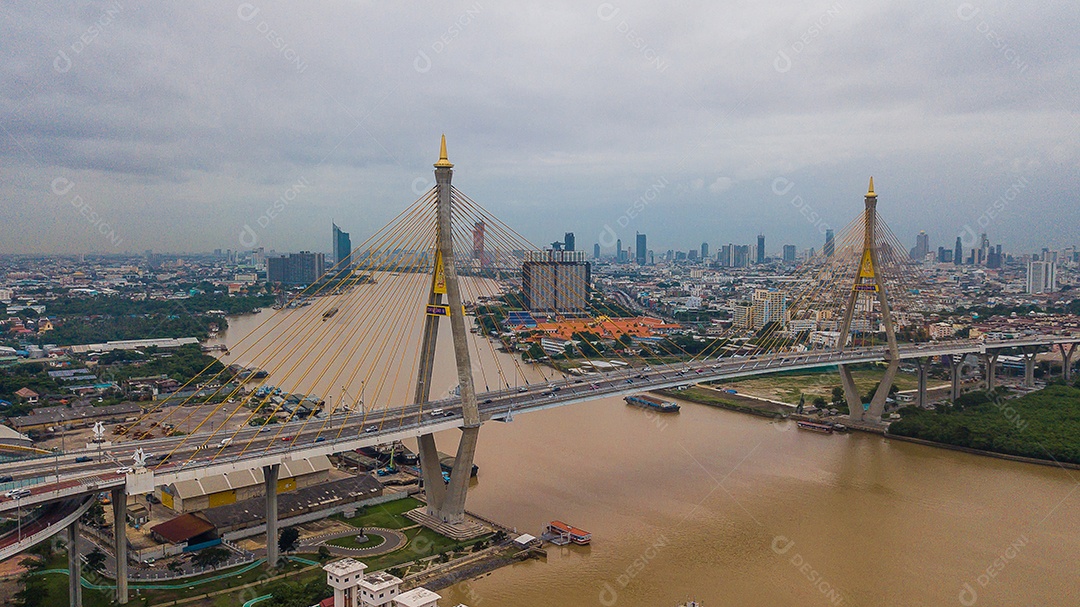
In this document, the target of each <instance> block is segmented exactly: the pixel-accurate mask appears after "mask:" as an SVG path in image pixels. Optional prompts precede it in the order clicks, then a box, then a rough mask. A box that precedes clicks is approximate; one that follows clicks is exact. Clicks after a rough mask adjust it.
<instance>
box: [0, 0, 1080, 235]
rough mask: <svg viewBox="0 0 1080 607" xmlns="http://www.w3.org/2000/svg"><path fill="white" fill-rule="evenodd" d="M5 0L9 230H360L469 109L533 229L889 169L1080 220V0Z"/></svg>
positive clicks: (684, 230) (915, 208) (922, 191)
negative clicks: (414, 1)
mask: <svg viewBox="0 0 1080 607" xmlns="http://www.w3.org/2000/svg"><path fill="white" fill-rule="evenodd" d="M606 6H607V5H603V6H602V7H601V9H603V7H606ZM762 11H767V12H768V15H764V14H763V13H762ZM4 12H5V14H6V15H7V16H8V19H6V20H4V21H3V22H2V23H3V25H0V28H2V29H0V32H2V33H3V35H2V36H0V45H4V46H5V47H6V49H7V50H8V52H9V55H10V56H12V57H16V58H18V60H17V61H10V62H7V63H6V64H5V66H4V67H3V68H0V69H3V74H4V78H3V79H2V82H3V83H4V84H3V85H2V86H0V101H2V106H0V107H2V112H3V116H4V120H3V124H4V130H5V133H4V134H5V136H4V137H2V138H0V157H2V158H3V162H2V163H0V166H2V167H3V168H2V169H0V171H2V172H0V174H2V175H3V183H4V185H3V186H2V188H0V222H2V223H3V225H7V226H18V227H19V229H17V230H6V231H5V232H4V234H3V236H4V238H2V239H0V252H3V253H40V252H55V253H80V252H120V251H142V250H144V249H146V248H154V249H155V250H160V251H163V252H164V251H167V252H181V251H198V250H211V249H214V248H234V249H249V248H254V247H260V246H261V247H264V248H266V249H276V250H279V251H299V250H315V249H321V248H322V247H323V246H325V245H323V244H322V243H324V242H325V227H324V226H325V225H326V223H328V222H329V221H330V220H331V219H334V220H336V221H338V222H339V223H341V224H344V225H350V226H364V229H355V228H354V229H353V231H352V237H353V242H354V243H355V244H357V245H359V244H360V243H362V242H363V241H364V240H365V239H366V237H368V236H370V234H371V233H372V231H373V230H374V229H375V227H376V226H379V225H383V224H385V223H386V222H387V221H389V219H390V218H391V217H392V216H393V215H394V214H395V213H396V212H397V211H399V210H400V209H402V208H404V207H405V206H406V205H407V204H408V203H409V202H410V201H411V200H414V199H415V198H417V197H419V196H420V195H422V194H423V193H424V192H425V191H426V190H427V189H428V188H429V187H430V186H431V185H432V184H431V179H430V176H429V173H428V170H429V169H428V167H429V166H430V163H431V155H432V152H431V150H432V148H433V147H434V146H435V145H436V142H437V140H438V136H439V134H441V133H444V132H445V133H446V134H447V137H448V142H449V146H450V148H451V151H452V152H451V153H452V155H453V157H454V158H455V163H456V164H457V173H456V175H455V179H456V182H457V183H460V184H461V186H462V188H463V189H467V190H468V191H470V192H471V193H472V196H473V197H474V198H475V199H476V200H478V201H480V202H482V203H483V204H485V205H487V206H488V207H489V208H492V209H493V210H495V211H497V212H498V213H499V214H500V216H502V217H504V218H505V220H506V221H507V222H508V224H510V225H514V226H517V227H519V229H521V230H522V235H523V236H525V237H526V238H528V239H529V240H531V241H532V242H534V243H542V242H545V238H544V236H545V235H547V234H557V233H559V231H560V230H565V229H569V230H572V231H573V232H575V233H576V235H577V239H578V241H580V242H582V243H586V242H588V243H591V242H596V241H598V240H599V239H600V238H601V237H603V238H610V240H611V241H614V239H615V238H621V239H622V240H624V241H626V242H630V241H631V240H632V239H633V234H634V233H635V232H636V231H641V232H647V233H649V234H650V236H651V237H652V239H653V240H654V241H655V242H657V243H661V242H663V243H668V242H671V243H674V242H676V239H677V238H682V237H683V235H685V238H686V240H687V242H690V243H692V242H695V241H696V242H702V241H711V240H728V241H733V242H734V241H736V240H742V237H741V236H740V235H742V234H750V235H751V236H753V234H754V232H755V231H756V230H758V229H760V228H761V227H762V226H763V225H767V226H769V232H770V234H769V238H770V241H771V242H789V243H795V244H797V245H798V246H800V247H803V248H805V247H809V246H815V247H816V246H819V245H818V243H819V242H820V240H821V235H822V231H823V230H824V229H825V228H826V227H829V228H833V229H837V230H839V229H841V228H842V227H843V226H844V225H846V223H847V221H848V220H849V219H850V218H851V217H852V216H854V215H855V214H856V213H857V212H858V210H859V204H860V196H861V193H862V186H863V184H864V183H865V179H866V177H867V176H868V175H871V174H873V175H875V176H877V178H878V184H879V190H880V191H881V194H882V203H881V213H882V216H883V217H885V218H887V219H888V220H889V221H890V222H891V225H893V227H894V229H895V230H896V231H897V233H898V234H908V233H915V232H917V231H918V230H919V229H927V231H928V233H929V236H930V239H931V241H932V242H938V243H941V242H944V241H946V240H949V239H952V238H955V237H956V235H957V234H962V235H966V234H969V233H971V234H978V233H981V232H983V231H988V230H989V231H991V232H997V233H999V237H998V240H1000V241H1002V242H1005V243H1009V246H1010V248H1013V249H1015V250H1024V249H1030V250H1038V249H1040V248H1042V247H1044V246H1049V247H1052V248H1059V247H1063V246H1067V245H1068V244H1071V243H1070V242H1068V241H1069V240H1070V239H1074V238H1075V231H1074V228H1073V227H1072V226H1075V225H1077V224H1078V223H1080V205H1075V204H1072V203H1070V202H1069V201H1070V200H1071V198H1070V197H1071V196H1072V193H1073V189H1074V186H1073V184H1075V183H1076V181H1077V179H1078V177H1080V167H1078V158H1080V147H1078V143H1077V142H1078V139H1077V138H1076V137H1075V136H1074V135H1075V132H1076V127H1077V124H1078V121H1077V118H1076V116H1075V113H1073V112H1069V111H1068V110H1067V108H1071V107H1077V106H1078V105H1080V103H1078V101H1080V100H1078V98H1077V96H1078V94H1080V93H1078V91H1077V90H1076V89H1075V87H1072V86H1071V84H1070V81H1069V80H1068V79H1062V78H1060V74H1061V73H1069V72H1071V71H1072V70H1073V67H1074V66H1075V63H1076V60H1077V53H1076V52H1075V49H1076V48H1078V47H1080V44H1077V36H1078V35H1080V34H1078V33H1077V32H1076V31H1074V30H1073V29H1070V28H1067V27H1065V25H1064V24H1067V23H1069V22H1070V15H1069V9H1068V8H1067V7H1044V8H1040V9H1037V10H1036V9H1034V8H1029V7H1026V6H1023V7H1016V6H1010V7H1008V8H1007V9H1006V8H1002V9H994V10H990V7H985V8H982V9H978V10H973V11H963V10H957V9H956V8H955V7H943V6H938V5H936V4H934V3H923V4H917V5H905V6H903V7H885V6H882V7H848V6H844V5H838V4H835V3H819V4H816V5H805V4H803V3H794V2H777V3H775V5H770V6H769V7H747V8H745V9H742V10H741V11H739V12H737V13H735V14H731V13H730V12H728V11H727V10H726V9H722V8H720V7H692V8H672V7H663V8H661V7H653V6H650V5H648V4H645V3H629V4H622V5H620V6H619V7H617V8H616V7H612V8H611V9H610V10H598V9H597V8H596V7H592V6H578V5H576V4H573V3H564V4H556V5H549V6H545V7H543V8H537V9H536V10H535V13H536V14H535V15H533V16H532V17H531V18H529V19H522V16H521V14H520V12H519V11H517V10H515V9H512V8H509V7H489V6H486V5H483V4H480V3H468V2H466V3H449V4H445V5H440V6H439V7H437V8H435V9H433V10H431V11H429V12H425V14H423V15H418V14H414V11H411V10H410V9H409V8H408V7H391V6H387V7H380V10H379V11H377V12H376V11H367V12H361V11H360V10H359V9H358V8H357V7H352V6H345V5H342V6H332V5H319V6H318V7H317V9H316V10H312V8H311V7H308V6H304V7H298V6H279V5H267V6H261V7H254V6H252V7H247V5H241V7H240V9H239V10H238V9H237V8H236V7H223V6H218V5H215V4H210V3H206V4H191V5H185V6H184V7H182V8H169V7H160V6H149V7H140V8H138V9H134V8H128V7H126V6H124V5H121V4H116V5H104V6H103V7H101V8H100V9H99V8H97V7H90V6H87V7H83V8H80V9H76V8H72V7H66V6H47V5H41V4H39V3H29V2H12V3H8V4H7V5H5V8H4ZM778 14H779V15H785V16H784V17H783V18H775V17H774V15H778ZM766 16H767V17H768V18H765V17H766ZM163 23H171V24H182V26H170V27H167V28H163V27H161V26H160V24H163ZM405 23H408V24H409V26H408V27H405V26H404V25H403V24H405ZM897 23H902V24H904V27H899V28H898V27H895V24H897ZM13 24H18V27H15V26H14V25H13ZM747 28H750V29H749V30H747ZM630 31H632V32H634V36H636V37H634V38H633V39H628V37H627V36H628V32H630ZM746 31H750V32H752V33H750V34H747V33H746ZM985 31H993V32H994V33H995V35H996V36H998V38H997V39H996V40H997V42H995V40H989V39H987V36H986V35H985ZM1047 32H1051V33H1052V34H1053V35H1047ZM271 34H272V35H271ZM880 49H889V52H888V53H882V52H879V50H880ZM133 55H139V56H143V57H146V60H145V61H142V62H132V61H128V60H127V58H129V57H130V56H133ZM371 57H375V58H378V60H377V61H358V60H357V59H358V58H371ZM582 57H589V61H588V63H587V64H582ZM583 65H584V66H585V67H584V69H581V68H582V66H583ZM343 74H347V75H348V76H347V77H343ZM521 74H529V77H528V78H523V77H522V76H521ZM883 74H887V75H888V76H887V77H882V75H883ZM838 75H840V76H838ZM491 82H500V83H501V84H500V85H499V86H489V84H490V83H491ZM718 82H725V83H727V84H725V85H724V86H723V87H720V86H719V85H717V84H712V83H718ZM823 82H827V83H829V85H828V86H822V85H821V84H822V83H823ZM541 83H543V84H541ZM567 219H571V220H572V221H570V222H568V221H566V220H567ZM673 219H675V220H673ZM920 223H921V224H923V225H918V224H920ZM927 225H930V226H932V227H933V229H932V230H931V229H928V228H927ZM46 232H47V233H49V234H50V238H39V237H38V235H39V234H42V233H46ZM230 244H231V246H230ZM605 246H610V245H605Z"/></svg>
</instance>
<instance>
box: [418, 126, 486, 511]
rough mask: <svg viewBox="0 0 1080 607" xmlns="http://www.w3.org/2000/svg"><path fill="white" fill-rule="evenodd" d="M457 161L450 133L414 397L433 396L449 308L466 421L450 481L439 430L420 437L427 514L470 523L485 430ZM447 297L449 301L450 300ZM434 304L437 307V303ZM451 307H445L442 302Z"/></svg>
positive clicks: (440, 173) (439, 183) (442, 152)
mask: <svg viewBox="0 0 1080 607" xmlns="http://www.w3.org/2000/svg"><path fill="white" fill-rule="evenodd" d="M453 167H454V165H453V164H451V163H450V160H449V159H448V158H447V155H446V135H443V137H442V143H441V146H440V149H439V161H438V162H436V163H435V190H436V195H437V197H438V198H437V201H436V205H437V218H438V219H437V222H438V223H437V226H436V243H435V264H434V270H433V272H432V276H431V290H430V292H429V295H428V305H429V307H428V314H427V316H426V318H425V321H424V338H423V343H422V345H421V347H420V368H419V372H418V373H417V380H416V392H415V395H414V401H415V402H416V403H426V402H428V401H429V400H430V396H431V375H432V370H433V369H434V365H435V344H436V341H437V340H438V336H439V321H440V320H441V315H436V314H432V313H431V312H432V310H447V308H449V309H448V315H449V317H450V337H451V339H452V340H453V343H454V359H455V362H456V366H457V376H458V384H459V386H460V391H461V410H462V417H463V424H462V426H461V439H460V441H459V443H458V449H457V458H456V459H455V463H454V470H453V472H452V473H451V474H450V483H449V484H444V483H443V478H442V467H441V466H440V463H439V453H438V451H437V450H436V447H435V435H434V434H424V435H422V436H421V437H420V440H419V445H420V467H421V470H422V471H423V480H424V490H425V493H426V497H427V508H426V514H427V516H428V517H431V518H434V519H436V520H438V521H441V522H443V523H449V524H451V525H454V524H464V522H465V494H466V492H467V490H468V487H469V477H470V476H471V473H472V467H473V457H474V455H475V454H476V439H477V436H478V434H479V431H480V411H479V409H478V408H477V406H476V391H475V389H474V388H473V378H472V363H471V361H470V360H469V348H468V342H467V341H466V340H467V333H468V332H467V331H466V330H465V312H464V309H463V307H462V302H461V289H460V286H459V284H458V276H457V266H456V265H455V261H454V242H453V234H452V232H451V221H450V218H451V192H452V188H451V185H450V179H451V177H452V176H453V174H454V171H453ZM444 298H445V300H444ZM432 306H436V307H435V308H432ZM442 306H445V307H442Z"/></svg>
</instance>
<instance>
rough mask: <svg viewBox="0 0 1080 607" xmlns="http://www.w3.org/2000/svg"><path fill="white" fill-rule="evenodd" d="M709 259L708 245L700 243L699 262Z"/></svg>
mask: <svg viewBox="0 0 1080 607" xmlns="http://www.w3.org/2000/svg"><path fill="white" fill-rule="evenodd" d="M708 259H709V243H707V242H703V243H701V261H707V260H708Z"/></svg>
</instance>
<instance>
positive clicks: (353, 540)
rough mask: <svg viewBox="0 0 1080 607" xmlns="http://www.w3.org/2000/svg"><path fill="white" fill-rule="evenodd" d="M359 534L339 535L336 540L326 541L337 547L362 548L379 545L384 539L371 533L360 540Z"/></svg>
mask: <svg viewBox="0 0 1080 607" xmlns="http://www.w3.org/2000/svg"><path fill="white" fill-rule="evenodd" d="M359 539H360V536H359V535H350V536H349V537H339V538H337V539H336V540H330V541H329V542H326V543H327V544H330V545H331V546H337V547H338V548H351V549H353V550H362V549H364V548H374V547H376V546H381V545H382V544H383V542H385V541H386V540H385V539H383V538H382V537H380V536H378V535H373V536H371V537H370V538H369V539H367V540H365V541H363V542H361V541H358V540H359Z"/></svg>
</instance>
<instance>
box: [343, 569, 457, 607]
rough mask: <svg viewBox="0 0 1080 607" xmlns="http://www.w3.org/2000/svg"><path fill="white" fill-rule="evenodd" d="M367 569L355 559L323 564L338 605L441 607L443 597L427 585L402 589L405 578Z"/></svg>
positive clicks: (361, 606) (360, 606) (352, 606)
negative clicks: (367, 571) (366, 571)
mask: <svg viewBox="0 0 1080 607" xmlns="http://www.w3.org/2000/svg"><path fill="white" fill-rule="evenodd" d="M365 569H367V565H365V564H363V563H361V562H360V561H358V560H356V559H351V558H344V559H341V560H339V561H334V562H332V563H327V564H326V565H324V566H323V571H325V572H326V583H327V584H328V585H329V586H330V587H331V588H333V589H334V607H439V599H441V598H442V597H441V596H439V595H438V594H436V593H434V592H432V591H430V590H428V589H427V588H424V587H423V586H420V587H418V588H413V589H412V590H409V591H406V592H401V578H398V577H396V576H393V575H390V574H389V573H386V572H377V573H369V574H367V575H364V570H365ZM458 607H467V606H466V605H458Z"/></svg>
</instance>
